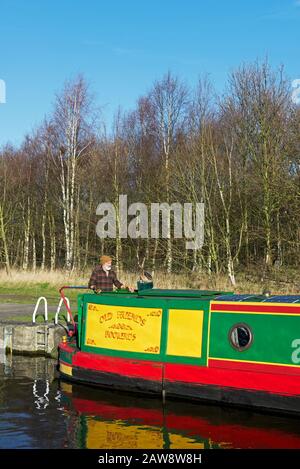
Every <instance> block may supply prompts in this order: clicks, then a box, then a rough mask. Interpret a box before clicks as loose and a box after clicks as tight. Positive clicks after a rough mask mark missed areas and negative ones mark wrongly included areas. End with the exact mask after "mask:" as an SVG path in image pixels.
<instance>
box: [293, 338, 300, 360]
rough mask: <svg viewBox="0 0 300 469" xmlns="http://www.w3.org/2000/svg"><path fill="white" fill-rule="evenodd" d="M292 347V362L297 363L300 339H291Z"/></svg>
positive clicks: (299, 352) (299, 353)
mask: <svg viewBox="0 0 300 469" xmlns="http://www.w3.org/2000/svg"><path fill="white" fill-rule="evenodd" d="M292 348H295V349H296V350H294V351H293V353H292V362H293V363H295V365H297V364H298V363H300V339H295V340H293V342H292Z"/></svg>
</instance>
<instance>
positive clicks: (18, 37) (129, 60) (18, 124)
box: [0, 0, 300, 145]
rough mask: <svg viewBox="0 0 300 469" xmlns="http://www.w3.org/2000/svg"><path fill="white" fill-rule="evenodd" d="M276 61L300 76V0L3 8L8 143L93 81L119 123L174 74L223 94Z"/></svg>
mask: <svg viewBox="0 0 300 469" xmlns="http://www.w3.org/2000/svg"><path fill="white" fill-rule="evenodd" d="M266 55H267V56H268V58H269V62H270V63H271V64H272V66H274V67H276V66H278V65H280V64H284V65H285V69H286V72H287V74H288V76H289V77H290V78H291V79H296V78H300V0H299V1H297V0H251V1H250V0H248V1H247V0H239V1H238V0H228V1H225V0H214V1H207V0H206V1H204V0H139V1H138V0H123V1H121V0H85V1H83V0H60V1H57V0H0V79H2V80H4V81H5V83H6V103H5V104H0V145H2V144H4V143H6V142H8V141H10V142H11V143H13V144H16V145H17V144H19V143H20V142H21V141H22V138H23V137H24V135H25V134H26V132H30V131H31V130H32V129H34V128H35V127H36V126H37V125H39V123H40V122H41V121H42V120H43V117H44V116H45V115H46V114H48V113H50V112H51V109H52V106H53V101H54V96H55V93H57V92H59V91H60V90H61V88H62V86H63V83H64V81H65V80H66V79H70V78H72V77H74V76H76V75H77V74H78V73H83V74H84V76H85V77H86V79H87V80H88V81H89V82H90V84H91V89H92V91H93V92H94V95H95V102H96V104H97V105H98V106H101V107H102V110H103V117H104V118H105V120H106V122H107V123H108V124H109V123H110V122H111V121H112V116H113V113H114V112H115V110H116V109H117V107H118V106H121V107H122V108H123V109H131V108H133V107H134V105H135V102H136V100H137V98H138V97H139V96H141V95H142V94H144V93H146V92H147V91H148V90H149V88H150V87H151V84H152V83H153V81H154V80H155V79H158V78H161V77H162V76H163V74H164V73H165V72H166V71H167V70H171V71H172V72H174V73H175V74H177V75H179V76H180V77H181V78H182V79H183V80H185V81H186V82H187V83H188V84H189V85H191V86H193V85H194V84H195V83H196V82H197V79H198V76H199V75H200V74H203V73H204V74H205V73H207V74H209V75H210V77H211V79H212V81H213V82H214V84H215V86H216V89H217V90H218V91H220V92H221V91H222V90H223V89H224V87H225V83H226V79H227V76H228V73H229V72H230V71H231V70H233V69H234V68H236V67H238V66H239V65H240V64H241V63H243V62H249V61H254V60H256V59H257V58H259V59H262V58H264V57H265V56H266Z"/></svg>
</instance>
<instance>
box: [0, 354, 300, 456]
mask: <svg viewBox="0 0 300 469" xmlns="http://www.w3.org/2000/svg"><path fill="white" fill-rule="evenodd" d="M0 448H98V449H100V448H103V449H113V448H131V449H132V448H139V449H146V448H151V449H154V448H155V449H156V448H166V449H169V448H170V449H171V448H180V449H182V448H191V449H198V448H300V425H299V419H297V418H295V417H287V416H279V415H266V414H265V415H264V414H259V413H255V412H251V411H247V410H237V409H232V408H222V407H219V406H213V405H203V404H201V405H200V404H192V403H188V402H183V401H169V402H167V403H166V404H165V405H163V403H162V401H161V400H160V399H156V398H148V397H142V396H136V395H129V394H126V393H121V392H111V391H106V390H105V391H104V390H101V389H93V388H89V387H87V386H82V385H80V386H79V385H74V384H69V383H65V382H63V381H60V380H59V379H58V378H57V372H56V362H55V361H54V360H50V359H45V358H27V357H20V356H10V355H8V356H5V355H1V356H0Z"/></svg>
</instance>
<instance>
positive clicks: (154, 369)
mask: <svg viewBox="0 0 300 469" xmlns="http://www.w3.org/2000/svg"><path fill="white" fill-rule="evenodd" d="M72 364H73V366H78V367H81V368H85V369H88V370H97V371H102V372H103V373H115V374H117V375H121V376H129V377H132V378H142V379H147V380H151V381H161V380H162V365H161V363H158V362H151V361H143V360H130V359H123V358H115V357H107V356H103V355H96V354H93V353H85V352H77V353H76V354H75V355H74V356H73V360H72Z"/></svg>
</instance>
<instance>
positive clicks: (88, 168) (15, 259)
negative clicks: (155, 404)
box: [0, 62, 300, 295]
mask: <svg viewBox="0 0 300 469" xmlns="http://www.w3.org/2000/svg"><path fill="white" fill-rule="evenodd" d="M299 142H300V109H299V107H297V105H296V104H294V103H293V102H292V93H291V88H290V81H289V80H288V79H287V77H285V75H284V72H283V70H282V69H280V70H272V69H271V68H270V66H269V65H268V63H267V62H264V63H254V64H248V65H243V66H241V67H240V68H239V69H238V70H236V71H234V72H232V73H231V75H230V76H229V77H228V83H227V86H226V91H225V92H224V93H223V94H222V95H219V96H217V95H216V93H215V91H214V90H213V84H212V83H210V82H209V80H208V78H205V77H204V78H203V77H202V78H200V79H199V82H198V84H197V86H196V87H195V88H194V89H192V88H190V87H188V86H187V85H186V84H185V83H184V81H182V80H180V79H179V78H178V77H176V76H175V75H173V74H172V73H170V72H168V73H166V75H165V76H164V77H162V78H161V79H160V80H158V81H156V82H155V83H153V84H152V86H150V88H149V90H148V92H146V93H145V95H144V96H141V97H140V98H139V99H138V101H137V103H136V106H135V108H134V109H132V110H130V111H122V110H118V112H117V113H116V116H115V120H114V124H113V128H112V130H111V131H108V130H107V128H106V126H105V124H104V122H103V121H101V113H99V112H98V110H97V109H96V106H95V100H94V99H93V97H92V94H91V91H90V89H89V86H88V84H87V83H86V81H85V80H84V78H82V77H78V78H76V79H74V80H73V81H71V82H67V83H66V84H65V86H64V88H63V89H62V91H61V92H60V93H59V94H58V95H57V96H56V100H55V104H54V107H53V111H52V113H50V114H49V115H48V116H46V117H45V120H44V122H43V123H41V125H40V126H39V127H38V128H36V129H35V130H34V131H33V132H32V133H31V134H29V135H27V136H26V138H25V139H24V142H23V143H22V144H21V145H20V146H19V147H13V146H11V145H7V146H5V147H3V148H2V149H1V151H0V267H2V268H3V269H5V272H6V274H5V275H6V276H4V274H3V273H1V289H2V290H1V291H2V294H4V293H3V292H4V291H5V292H6V286H5V285H7V288H8V289H9V288H11V287H12V286H13V287H14V288H15V289H17V288H19V287H20V289H23V290H24V289H26V291H27V292H28V291H30V288H31V286H32V285H39V286H36V287H32V288H35V289H36V290H35V294H39V293H40V291H41V290H42V289H43V288H45V289H46V290H47V291H48V290H49V293H50V294H51V295H52V294H53V291H52V288H54V287H55V288H57V286H58V285H61V284H63V283H65V280H66V278H68V276H69V279H70V280H71V279H72V282H73V281H77V280H78V282H79V283H82V282H83V281H84V283H86V281H87V275H86V274H84V275H81V274H76V273H74V272H89V270H90V269H91V267H92V265H94V264H95V263H96V262H97V259H98V256H99V255H100V254H102V253H106V254H110V255H113V257H114V261H115V266H116V268H117V270H118V271H120V272H122V271H126V272H127V273H126V274H125V275H124V277H125V280H126V281H130V283H132V280H133V277H135V278H136V272H138V271H141V269H142V268H146V269H147V270H150V271H151V272H153V273H154V274H155V273H156V278H157V281H156V284H157V286H162V287H165V286H166V287H169V286H170V287H171V286H173V287H188V288H192V287H196V288H199V287H203V288H221V289H223V288H224V289H225V288H226V289H228V288H229V289H232V288H234V289H236V290H239V291H244V290H245V291H256V292H257V291H260V290H261V286H262V285H265V284H268V283H270V286H271V290H272V289H275V290H276V291H290V292H294V291H298V290H297V288H298V283H297V282H298V280H297V279H295V278H296V277H297V268H298V265H299V261H300V230H299V226H300V203H299V200H300V146H299ZM120 194H126V195H127V196H128V204H131V203H134V202H143V203H144V204H146V206H147V207H148V206H150V204H151V203H153V202H166V203H169V204H171V203H173V202H180V203H181V204H184V203H191V204H192V205H193V206H194V207H195V206H196V204H197V203H199V202H203V203H204V205H205V228H204V229H205V233H204V244H203V247H202V248H201V249H199V250H195V251H192V250H191V251H188V250H186V249H185V242H186V239H184V238H183V239H176V238H174V237H173V236H171V238H170V239H162V238H160V239H151V238H148V239H142V238H140V239H135V240H134V239H131V238H127V239H123V238H122V237H121V235H120V229H119V228H120V226H119V224H120V220H119V219H117V233H116V237H115V239H110V238H107V239H104V240H103V239H100V238H99V237H98V236H97V235H96V225H97V222H98V220H99V216H97V214H96V208H97V206H98V204H99V203H101V202H111V203H112V204H113V206H114V207H115V209H116V210H118V204H119V195H120ZM67 272H69V273H68V274H67ZM165 273H167V275H166V274H165ZM26 279H27V280H26ZM14 282H15V283H14ZM43 284H47V286H46V287H42V285H43ZM30 285H31V286H30ZM272 286H274V288H272Z"/></svg>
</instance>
